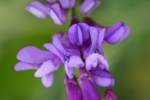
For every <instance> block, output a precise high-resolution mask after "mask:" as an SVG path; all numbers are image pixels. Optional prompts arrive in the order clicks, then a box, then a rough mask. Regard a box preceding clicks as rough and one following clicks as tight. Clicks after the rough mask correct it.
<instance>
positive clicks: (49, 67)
mask: <svg viewBox="0 0 150 100" xmlns="http://www.w3.org/2000/svg"><path fill="white" fill-rule="evenodd" d="M57 69H58V66H56V65H54V63H53V62H52V61H50V60H48V61H46V62H44V63H43V64H42V65H41V67H40V68H39V69H38V70H37V71H36V73H35V77H43V76H45V75H47V74H49V73H53V72H54V71H56V70H57Z"/></svg>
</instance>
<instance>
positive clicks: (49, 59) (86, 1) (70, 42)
mask: <svg viewBox="0 0 150 100" xmlns="http://www.w3.org/2000/svg"><path fill="white" fill-rule="evenodd" d="M79 4H80V11H81V12H82V13H83V15H85V16H89V15H90V14H91V13H92V12H93V11H94V10H95V9H96V8H97V7H99V5H100V4H101V0H80V3H79ZM76 5H77V0H47V2H46V3H41V2H39V1H34V2H32V3H31V4H29V5H28V6H27V7H26V10H27V11H28V12H30V13H31V14H33V15H34V16H36V17H38V18H40V19H46V18H48V17H51V19H52V20H53V22H54V23H55V24H57V25H63V24H64V23H65V22H66V19H67V15H68V12H69V11H72V16H71V17H72V21H69V22H71V23H70V24H71V25H70V26H69V28H68V31H67V32H66V34H62V33H60V32H57V33H55V35H54V36H53V38H52V42H50V43H45V44H44V47H45V49H46V50H41V49H39V48H37V47H35V46H27V47H24V48H22V49H21V50H20V51H19V52H18V54H17V59H18V60H19V63H17V64H16V65H15V70H16V71H24V70H35V71H36V72H35V74H34V76H35V77H36V78H41V81H42V84H43V85H44V87H46V88H49V87H51V86H52V84H53V81H54V74H55V72H56V71H57V70H59V68H60V67H61V66H64V67H63V68H64V70H65V78H64V84H65V88H66V94H67V100H102V96H100V95H99V92H98V91H97V86H100V87H104V88H106V91H105V95H104V99H105V100H118V97H117V95H116V94H115V92H114V91H113V90H112V89H111V88H112V87H113V86H114V85H115V78H114V77H113V75H112V74H111V73H110V70H109V63H108V61H107V58H106V57H105V53H104V50H103V45H104V44H105V43H108V44H110V45H115V44H118V43H121V42H122V41H124V40H125V39H127V37H128V35H129V33H130V28H129V26H128V25H126V24H125V23H123V22H118V23H116V24H114V25H112V26H111V27H105V26H103V25H99V24H97V23H96V22H94V21H93V20H92V19H90V18H89V17H84V19H83V21H82V22H79V21H78V18H77V17H76V15H75V16H74V12H75V7H76ZM75 14H76V12H75ZM75 71H78V72H79V74H77V73H75Z"/></svg>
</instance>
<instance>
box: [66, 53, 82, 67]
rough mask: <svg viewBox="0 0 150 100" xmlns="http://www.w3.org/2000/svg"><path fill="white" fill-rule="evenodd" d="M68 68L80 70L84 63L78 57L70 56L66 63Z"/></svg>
mask: <svg viewBox="0 0 150 100" xmlns="http://www.w3.org/2000/svg"><path fill="white" fill-rule="evenodd" d="M68 66H69V67H78V68H81V67H83V66H84V62H83V61H82V59H81V58H80V57H79V56H71V57H70V59H69V62H68Z"/></svg>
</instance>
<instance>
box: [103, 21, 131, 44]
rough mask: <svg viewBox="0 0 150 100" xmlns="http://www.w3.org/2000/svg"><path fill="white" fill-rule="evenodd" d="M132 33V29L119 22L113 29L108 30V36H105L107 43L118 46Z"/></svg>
mask: <svg viewBox="0 0 150 100" xmlns="http://www.w3.org/2000/svg"><path fill="white" fill-rule="evenodd" d="M129 33H130V28H129V26H128V25H126V24H125V23H123V22H118V23H116V24H114V25H113V26H112V27H110V28H107V34H106V35H105V41H106V42H108V43H109V44H118V43H120V42H122V41H123V40H125V39H127V37H128V35H129Z"/></svg>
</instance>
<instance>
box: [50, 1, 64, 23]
mask: <svg viewBox="0 0 150 100" xmlns="http://www.w3.org/2000/svg"><path fill="white" fill-rule="evenodd" d="M49 8H50V10H49V15H50V16H51V18H52V19H53V21H54V23H55V24H57V25H63V24H64V23H65V21H66V10H64V9H63V8H62V7H61V6H60V4H59V3H54V4H51V5H49Z"/></svg>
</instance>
